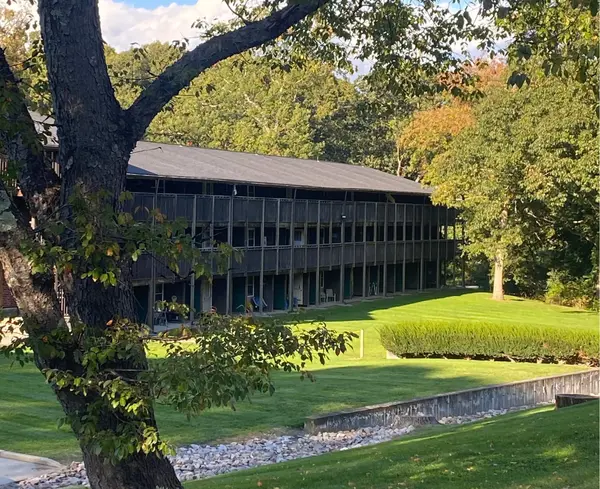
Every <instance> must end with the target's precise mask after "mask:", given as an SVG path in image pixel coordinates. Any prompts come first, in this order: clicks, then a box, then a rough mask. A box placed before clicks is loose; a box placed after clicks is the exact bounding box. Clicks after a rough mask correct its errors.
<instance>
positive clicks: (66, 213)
mask: <svg viewBox="0 0 600 489" xmlns="http://www.w3.org/2000/svg"><path fill="white" fill-rule="evenodd" d="M327 1H328V0H306V1H304V2H293V3H291V4H290V5H289V6H287V7H285V8H283V9H281V10H279V11H277V12H274V13H272V14H271V15H269V16H267V17H266V18H265V19H263V20H261V21H258V22H253V23H250V24H248V25H245V26H244V27H242V28H240V29H237V30H236V31H233V32H230V33H228V34H224V35H222V36H218V37H216V38H213V39H211V40H209V41H207V42H206V43H204V44H202V45H200V46H198V47H197V48H196V49H194V50H192V51H191V52H189V53H187V54H186V55H184V56H183V57H182V58H181V59H180V60H179V61H177V62H176V63H175V64H174V65H173V66H171V67H170V68H168V69H167V70H166V71H165V72H164V73H163V74H162V75H161V76H159V77H158V79H157V80H156V81H155V82H154V83H152V84H151V85H150V86H149V87H148V88H147V89H146V90H145V91H144V92H143V93H142V94H141V95H140V97H139V98H138V100H136V102H135V103H134V104H133V105H132V107H131V108H130V109H129V110H128V111H123V110H122V109H121V107H120V106H119V104H118V102H117V100H116V98H115V95H114V90H113V87H112V85H111V83H110V79H109V76H108V71H107V67H106V61H105V58H104V47H103V42H102V37H101V31H100V20H99V14H98V1H97V0H61V1H56V0H39V3H38V8H39V14H40V27H41V33H42V39H43V42H44V48H45V54H46V65H47V69H48V79H49V82H50V88H51V92H52V97H53V104H54V115H55V121H56V125H57V132H58V138H59V141H60V145H59V155H58V160H59V162H60V165H61V171H62V175H61V182H60V194H59V193H58V192H57V189H58V186H59V182H58V179H56V178H55V177H54V176H53V175H51V174H50V173H48V168H47V167H46V166H44V164H43V158H42V157H41V156H39V157H38V156H35V151H36V150H35V144H33V145H30V146H29V147H27V145H26V144H25V142H24V141H23V140H22V139H21V140H19V139H18V138H15V137H14V135H11V134H9V133H8V132H6V131H4V132H3V129H2V128H1V127H0V138H3V139H0V143H2V142H4V143H6V142H7V141H9V140H10V141H12V142H15V143H18V144H17V145H16V148H17V149H16V150H15V151H14V154H13V155H12V157H13V158H14V159H18V160H19V161H20V162H22V163H23V173H22V174H20V175H19V179H20V181H22V183H24V184H25V189H24V193H25V197H26V199H27V201H28V203H29V205H30V208H31V209H33V210H35V209H43V210H44V212H45V213H48V210H49V209H53V210H55V209H56V208H57V206H58V204H60V212H61V219H62V220H63V221H64V222H67V223H68V222H69V221H70V220H72V218H73V211H72V208H71V206H70V205H69V204H70V201H71V198H72V197H73V196H74V195H75V194H76V192H78V191H81V192H84V193H87V194H92V193H98V192H100V191H102V192H103V193H104V194H105V195H106V198H105V203H106V204H107V205H109V206H110V208H111V209H112V210H113V211H114V212H118V211H119V210H120V203H119V202H120V201H119V196H120V194H121V193H122V192H123V190H124V187H125V182H126V173H127V164H128V161H129V157H130V154H131V151H132V150H133V148H134V146H135V144H136V142H137V140H138V139H139V138H141V137H142V136H143V134H144V131H145V130H146V128H147V126H148V125H149V124H150V122H151V121H152V119H153V118H154V116H155V115H156V114H157V113H158V112H159V111H160V110H161V109H162V107H164V105H165V104H166V103H168V102H169V100H170V99H171V98H172V97H174V96H175V95H176V94H177V93H178V92H179V91H180V90H181V89H183V88H185V87H186V86H187V85H188V84H189V83H190V82H191V81H192V80H193V79H194V78H195V77H196V76H198V75H199V74H200V73H201V72H202V71H204V70H205V69H207V68H209V67H210V66H212V65H214V64H215V63H217V62H218V61H221V60H223V59H225V58H228V57H230V56H232V55H234V54H237V53H240V52H242V51H245V50H247V49H250V48H252V47H256V46H259V45H261V44H263V43H265V42H267V41H269V40H272V39H275V38H277V37H278V36H280V35H281V34H283V33H284V32H286V31H287V30H288V29H289V28H290V27H291V26H293V25H295V24H297V23H298V22H300V21H301V20H302V19H304V18H306V17H307V16H308V15H310V14H311V13H313V12H315V11H316V10H317V9H318V8H320V7H321V6H322V5H324V4H325V3H327ZM1 61H2V60H1V59H0V75H1V74H2V62H1ZM6 68H7V70H8V71H5V72H4V75H5V79H9V78H10V76H12V74H11V73H10V69H9V68H8V65H7V64H6ZM0 81H1V79H0ZM0 88H2V89H3V90H4V89H5V87H0ZM17 112H18V114H19V117H21V118H22V119H23V121H24V127H25V132H30V133H31V132H32V131H31V130H32V128H33V130H35V128H34V127H33V123H32V122H31V120H30V117H29V116H28V115H26V108H25V106H24V104H21V105H20V106H19V109H18V111H17ZM34 139H35V137H34ZM10 141H9V142H10ZM37 147H38V150H39V142H38V143H37ZM40 153H41V152H40ZM57 195H60V201H58V198H57ZM36 199H37V200H36ZM36 202H40V203H41V204H42V205H39V204H36ZM3 219H4V221H3ZM71 229H72V228H71ZM73 233H74V231H72V230H70V231H67V232H66V233H65V235H64V236H63V238H66V239H64V240H63V243H64V242H69V241H68V238H73V237H74V236H73ZM26 238H31V230H30V229H28V225H27V219H25V218H24V216H22V215H20V214H19V212H18V209H16V208H15V206H14V205H13V202H12V200H11V199H10V197H9V194H8V192H6V191H5V190H4V191H0V263H2V264H3V265H4V266H5V269H4V270H5V276H6V278H7V282H8V285H9V287H10V288H11V290H12V291H13V293H14V294H15V298H16V300H17V304H18V306H19V309H20V310H21V312H22V314H23V316H24V318H26V319H27V322H28V323H30V324H32V325H34V329H32V330H31V333H32V334H33V335H34V336H35V335H38V334H41V333H42V332H43V331H45V330H47V331H52V330H54V329H56V328H60V327H64V322H63V320H62V316H61V313H60V307H59V305H58V300H57V298H56V294H55V293H54V277H53V276H52V274H46V275H41V276H38V275H35V276H34V275H32V274H31V269H30V267H29V263H28V261H27V259H26V257H24V256H23V255H21V254H20V252H19V251H18V250H19V247H18V244H19V241H20V240H22V239H26ZM59 281H60V283H61V285H62V287H63V289H64V291H65V295H66V299H67V305H68V307H69V311H70V313H71V315H72V319H73V320H77V321H80V322H81V323H82V324H84V325H85V328H86V331H89V332H90V333H91V334H95V333H94V332H99V331H102V330H103V329H104V328H106V327H107V323H108V322H109V321H110V320H112V319H114V318H115V317H121V318H126V319H135V308H134V296H133V285H132V275H131V262H130V261H128V262H125V263H123V264H122V270H121V275H120V277H118V285H117V286H116V287H104V286H103V285H101V284H100V283H97V282H94V281H92V280H91V279H81V278H80V276H79V274H74V275H73V276H62V277H59ZM70 341H71V344H69V345H68V347H69V348H70V350H69V351H67V352H66V356H65V358H63V359H61V360H56V359H54V360H51V359H47V358H43V357H42V356H41V355H40V354H39V352H38V351H37V350H36V346H35V344H34V355H35V357H36V363H37V365H38V367H39V368H40V369H41V370H42V369H45V368H58V369H61V370H69V371H72V372H74V373H76V374H77V373H82V372H83V367H82V366H81V365H80V363H79V361H78V360H76V359H77V358H78V356H77V355H76V353H77V349H78V348H79V345H78V344H77V342H76V341H75V339H73V338H71V340H70ZM141 360H143V361H144V362H145V359H141ZM119 366H120V365H119V364H118V362H116V363H115V365H113V368H118V367H119ZM53 387H54V390H55V392H56V394H57V397H58V399H59V401H60V403H61V405H62V407H63V410H64V412H65V413H66V414H67V415H71V416H81V415H82V414H84V413H85V412H86V408H87V407H88V406H89V403H90V402H91V399H88V398H85V397H83V396H78V395H75V394H73V393H71V392H70V391H68V390H60V389H57V388H56V386H53ZM98 416H99V424H100V425H101V427H102V429H109V430H114V431H117V430H118V429H119V426H120V423H121V421H119V419H117V417H115V416H114V413H113V412H112V411H111V410H110V409H109V408H108V407H106V408H103V409H102V410H100V411H99V412H98ZM150 417H151V419H150V420H144V421H146V422H147V423H148V424H149V425H151V426H156V423H155V420H154V414H153V413H151V415H150ZM80 446H81V449H82V452H83V457H84V462H85V465H86V469H87V474H88V478H89V481H90V485H91V487H92V489H147V488H158V487H163V488H166V489H171V488H177V489H180V488H181V484H180V482H179V481H178V480H177V477H176V475H175V471H174V470H173V467H172V466H171V464H170V462H169V461H168V459H166V458H164V457H161V456H159V455H157V454H149V455H146V454H143V453H139V454H136V455H134V456H130V457H128V458H125V459H123V460H122V461H120V462H118V463H116V464H113V465H107V464H105V463H104V461H103V459H102V458H101V457H99V456H98V455H96V454H95V453H94V451H93V450H92V449H91V447H89V446H86V444H85V443H83V442H81V441H80Z"/></svg>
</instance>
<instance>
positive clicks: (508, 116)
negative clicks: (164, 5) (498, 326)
mask: <svg viewBox="0 0 600 489" xmlns="http://www.w3.org/2000/svg"><path fill="white" fill-rule="evenodd" d="M597 146H598V131H597V118H596V113H595V110H594V100H593V97H592V96H591V94H590V93H589V92H588V91H587V90H585V88H584V87H583V86H582V85H581V84H579V83H578V82H569V83H564V82H563V81H560V80H557V79H540V80H537V81H536V82H535V83H532V84H531V86H528V87H523V88H521V89H520V90H515V89H505V88H498V89H494V90H492V91H491V92H490V93H488V94H487V96H486V97H485V98H484V99H483V100H482V101H481V102H480V103H479V104H477V106H476V107H475V108H474V123H473V124H472V125H471V127H468V128H465V129H464V130H463V131H462V132H460V133H459V134H458V135H457V136H456V137H455V138H454V139H452V141H451V142H450V143H449V145H448V147H447V149H446V150H445V151H443V152H441V153H439V154H437V155H436V156H435V157H434V158H433V160H432V161H431V163H430V165H429V167H428V169H427V171H426V180H427V181H428V182H429V183H431V184H432V185H435V191H434V194H433V200H434V202H437V203H441V204H444V205H449V206H452V207H456V208H458V209H460V211H461V214H462V216H463V218H464V220H465V222H466V225H467V234H468V237H469V241H468V245H467V247H466V251H467V252H469V253H471V254H473V255H483V256H486V257H487V258H488V259H489V260H490V261H492V262H495V263H496V264H498V262H500V265H501V269H500V270H498V268H497V269H496V272H497V273H500V274H502V273H503V271H504V270H502V268H504V269H505V270H506V271H508V272H509V273H510V276H511V277H512V278H513V279H514V280H515V281H517V283H518V282H524V283H525V284H526V285H527V281H530V282H531V281H534V280H535V277H536V275H537V277H538V278H539V279H540V280H541V281H544V279H545V278H546V277H544V274H545V273H547V272H548V270H549V269H551V268H554V267H557V268H561V269H566V270H568V271H569V272H570V273H571V274H573V275H577V274H590V273H592V271H593V268H594V265H593V258H592V257H593V254H592V250H593V249H594V247H595V246H597V244H596V243H597V238H598V232H597V231H598V230H597V226H596V223H597V221H598V203H599V201H598V190H599V188H598V185H599V184H598V166H597V164H596V163H597V162H596V148H597ZM575 250H577V251H575ZM574 254H577V255H578V258H577V259H575V258H574V256H573V255H574ZM569 255H570V256H571V258H570V259H568V258H567V257H568V256H569ZM536 267H537V268H541V269H542V270H544V271H545V272H542V276H541V277H540V276H539V275H540V273H539V270H538V271H536ZM502 282H503V279H502V277H501V278H500V282H499V283H498V284H496V283H495V287H498V286H499V287H502ZM529 285H531V283H530V284H529ZM498 295H499V296H501V291H500V292H498Z"/></svg>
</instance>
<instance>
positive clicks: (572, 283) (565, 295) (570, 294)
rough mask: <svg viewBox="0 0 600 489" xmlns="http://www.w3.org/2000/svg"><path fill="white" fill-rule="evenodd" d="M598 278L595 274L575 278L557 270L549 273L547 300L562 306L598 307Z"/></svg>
mask: <svg viewBox="0 0 600 489" xmlns="http://www.w3.org/2000/svg"><path fill="white" fill-rule="evenodd" d="M597 284H598V283H597V280H596V278H595V277H594V276H593V275H586V276H584V277H579V278H573V277H570V276H569V275H568V274H566V273H563V272H559V271H556V270H553V271H551V272H550V273H549V274H548V289H547V291H546V302H549V303H551V304H559V305H561V306H573V307H581V308H584V309H590V308H595V309H596V308H597V307H598V304H597V300H596V294H597V290H596V287H597Z"/></svg>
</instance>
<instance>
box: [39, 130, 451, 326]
mask: <svg viewBox="0 0 600 489" xmlns="http://www.w3.org/2000/svg"><path fill="white" fill-rule="evenodd" d="M57 149H58V147H57V144H56V138H55V137H51V138H49V141H48V144H47V147H46V150H47V152H48V156H49V157H50V159H51V160H52V161H56V157H55V154H56V152H57ZM56 168H57V171H58V165H56ZM127 178H128V180H127V189H128V190H130V191H131V192H132V193H133V200H132V201H129V202H128V203H127V208H128V210H129V211H130V212H132V213H133V214H134V217H136V218H137V219H148V210H149V209H160V211H161V213H163V214H164V215H166V217H167V218H168V219H175V218H183V219H185V220H186V222H187V226H188V231H187V232H189V233H191V235H192V236H195V237H197V238H196V239H195V242H196V243H197V245H198V246H199V247H201V248H202V250H203V252H204V251H205V253H206V256H207V257H209V256H210V255H211V253H212V251H213V246H214V245H215V244H217V243H228V244H229V245H230V246H232V247H233V248H234V249H235V250H238V251H239V252H240V253H239V254H241V255H242V258H241V260H239V261H238V260H236V259H234V258H230V259H229V263H228V265H227V266H226V267H225V269H224V270H223V269H219V268H218V267H217V266H216V264H215V263H214V260H213V259H211V258H207V260H208V261H209V262H210V265H209V266H210V267H211V269H212V272H213V277H212V278H211V279H209V278H206V277H198V278H197V277H194V276H193V274H191V273H190V265H189V264H186V263H183V262H182V263H180V264H179V267H180V270H179V273H178V274H177V275H176V274H175V273H173V272H172V271H170V270H169V269H168V268H167V267H166V266H165V265H164V264H163V263H162V262H161V261H160V260H159V259H155V258H153V257H152V256H151V255H149V254H148V255H145V256H142V257H141V258H140V259H139V260H138V261H137V262H135V264H134V284H135V295H136V299H137V302H138V308H139V316H140V319H141V320H145V321H146V322H147V323H148V324H149V323H151V322H154V313H153V309H154V307H153V305H154V304H156V302H157V301H161V300H170V299H171V298H173V297H176V298H177V300H178V301H179V302H183V303H186V304H189V305H190V307H191V309H192V310H194V311H196V314H197V313H198V312H201V311H204V312H206V311H211V310H216V311H217V312H219V313H244V312H247V311H248V310H249V309H252V310H254V311H256V312H271V311H277V310H288V309H292V308H296V307H309V306H314V305H319V304H321V303H328V302H341V301H344V300H348V299H352V298H366V297H372V296H383V295H386V294H394V293H398V292H405V291H409V290H423V289H426V288H436V287H440V286H442V285H443V283H444V276H445V273H444V272H445V269H446V264H447V263H448V262H450V261H452V260H453V259H454V257H455V256H456V254H457V240H456V239H454V238H455V237H456V236H457V224H456V219H455V214H454V211H453V210H451V209H446V208H443V207H438V206H433V205H431V202H430V198H429V197H430V193H431V190H430V189H428V188H424V187H423V186H421V185H420V184H418V183H416V182H413V181H411V180H408V179H404V178H400V177H396V176H394V175H390V174H387V173H383V172H380V171H377V170H374V169H371V168H365V167H360V166H354V165H348V164H343V163H332V162H321V161H314V160H305V159H296V158H284V157H274V156H265V155H256V154H247V153H237V152H229V151H221V150H212V149H202V148H194V147H184V146H175V145H169V144H162V143H153V142H140V143H138V145H137V147H136V148H135V150H134V151H133V153H132V156H131V159H130V162H129V172H128V177H127ZM181 277H185V279H182V278H181Z"/></svg>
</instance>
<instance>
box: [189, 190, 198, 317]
mask: <svg viewBox="0 0 600 489" xmlns="http://www.w3.org/2000/svg"><path fill="white" fill-rule="evenodd" d="M197 197H198V196H197V195H194V208H193V209H192V247H193V248H195V247H196V200H197ZM195 293H196V274H195V273H193V272H192V275H191V278H190V322H192V321H193V320H194V307H195V304H194V301H195Z"/></svg>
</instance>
